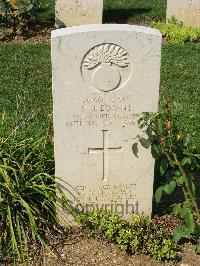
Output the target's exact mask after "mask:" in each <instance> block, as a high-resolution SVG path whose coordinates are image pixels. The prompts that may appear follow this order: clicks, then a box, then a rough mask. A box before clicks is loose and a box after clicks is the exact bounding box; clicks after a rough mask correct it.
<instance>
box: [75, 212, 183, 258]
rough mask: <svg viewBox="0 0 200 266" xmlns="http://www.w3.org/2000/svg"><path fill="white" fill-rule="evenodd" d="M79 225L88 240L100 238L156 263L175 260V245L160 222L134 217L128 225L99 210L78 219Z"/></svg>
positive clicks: (113, 215) (114, 216)
mask: <svg viewBox="0 0 200 266" xmlns="http://www.w3.org/2000/svg"><path fill="white" fill-rule="evenodd" d="M78 222H79V223H80V224H81V225H82V226H83V227H84V228H85V229H86V230H87V233H88V236H89V237H90V236H95V235H99V236H101V237H102V238H103V239H106V240H109V241H112V242H113V243H115V244H116V245H117V246H118V247H119V248H120V249H121V250H123V251H127V252H129V253H135V252H142V253H145V254H148V255H151V256H152V257H154V258H156V259H158V260H163V259H175V258H176V257H177V250H178V248H177V243H176V241H174V240H173V239H172V235H171V232H170V231H169V230H168V229H167V228H166V227H165V225H164V223H163V222H161V221H156V220H150V219H149V218H144V217H142V216H141V217H139V216H138V215H136V216H134V217H133V218H132V221H131V222H130V223H128V222H127V221H124V220H121V219H120V218H119V216H118V215H116V214H114V213H111V212H105V211H103V210H98V211H96V212H91V213H83V214H80V215H78Z"/></svg>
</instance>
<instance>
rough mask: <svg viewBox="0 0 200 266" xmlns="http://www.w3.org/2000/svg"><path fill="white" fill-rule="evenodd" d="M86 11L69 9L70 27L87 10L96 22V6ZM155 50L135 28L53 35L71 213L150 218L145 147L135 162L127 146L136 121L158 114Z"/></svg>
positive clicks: (59, 148)
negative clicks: (108, 212)
mask: <svg viewBox="0 0 200 266" xmlns="http://www.w3.org/2000/svg"><path fill="white" fill-rule="evenodd" d="M74 2H76V4H78V3H79V4H80V2H81V1H73V3H74ZM82 2H83V1H82ZM69 3H72V1H65V4H66V6H67V7H68V8H69ZM87 3H88V5H89V8H87V10H86V11H87V12H86V11H84V9H83V8H81V10H82V11H81V12H80V13H79V12H78V11H76V12H75V13H74V10H75V9H73V8H72V9H70V10H71V11H70V12H71V13H70V14H71V15H70V17H72V18H73V19H74V21H73V24H80V23H83V22H86V17H87V15H86V13H87V14H88V12H90V10H91V12H90V14H91V16H90V18H91V20H90V22H91V23H92V22H93V21H94V20H95V22H96V23H97V22H99V23H100V22H101V14H102V1H95V4H94V1H89V0H88V1H87ZM92 3H93V4H92ZM80 6H81V4H80ZM80 6H79V7H80ZM83 11H84V12H83ZM63 12H64V11H63ZM72 14H74V15H72ZM77 14H78V16H79V15H80V14H82V16H83V17H84V20H83V21H82V20H81V22H80V23H78V22H77V16H75V15H77ZM65 22H66V23H69V22H67V21H65ZM87 23H88V22H87ZM161 43H162V36H161V34H160V32H159V31H158V30H156V29H151V28H148V27H142V26H134V25H116V24H115V25H114V24H107V25H102V24H100V25H82V26H78V27H77V26H75V27H68V28H63V29H59V30H55V31H52V68H53V101H54V102H53V106H54V107H53V108H54V111H53V112H54V134H55V167H56V176H57V177H61V178H62V179H63V182H62V187H63V189H64V191H65V192H66V195H67V197H68V199H69V200H70V202H71V205H72V206H73V207H75V208H77V209H79V210H82V211H92V210H97V209H101V208H103V209H106V210H111V211H115V212H117V213H118V214H120V215H121V216H123V217H124V218H126V219H129V218H130V217H131V216H132V214H133V213H144V214H145V215H151V211H152V196H153V181H154V159H153V158H152V155H151V152H150V150H146V149H145V148H143V147H139V151H138V158H136V157H134V155H133V153H132V144H133V143H134V142H135V139H136V136H137V135H138V134H140V133H141V130H140V129H139V127H138V124H137V120H138V116H139V115H140V114H141V113H143V112H156V111H157V108H158V100H159V83H160V62H161ZM65 218H66V217H65ZM68 218H69V217H68Z"/></svg>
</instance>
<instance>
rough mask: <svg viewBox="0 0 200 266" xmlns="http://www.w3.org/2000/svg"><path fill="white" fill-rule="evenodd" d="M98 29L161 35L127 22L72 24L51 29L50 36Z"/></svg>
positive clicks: (55, 36) (153, 30) (98, 30)
mask: <svg viewBox="0 0 200 266" xmlns="http://www.w3.org/2000/svg"><path fill="white" fill-rule="evenodd" d="M100 31H127V32H131V31H132V32H140V33H146V34H151V35H155V36H158V37H162V34H161V33H160V31H159V30H157V29H154V28H150V27H145V26H138V25H127V24H102V25H101V24H90V25H81V26H73V27H67V28H62V29H57V30H53V31H51V38H57V37H58V38H59V37H63V36H67V35H70V34H74V33H81V32H100Z"/></svg>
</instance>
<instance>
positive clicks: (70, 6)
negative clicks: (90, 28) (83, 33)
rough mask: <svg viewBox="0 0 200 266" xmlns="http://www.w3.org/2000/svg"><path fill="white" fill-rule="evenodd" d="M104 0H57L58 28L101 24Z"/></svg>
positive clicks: (56, 15)
mask: <svg viewBox="0 0 200 266" xmlns="http://www.w3.org/2000/svg"><path fill="white" fill-rule="evenodd" d="M102 16H103V0H95V1H94V0H56V5H55V17H56V21H55V23H56V26H57V27H60V26H63V25H64V26H67V27H68V26H78V25H84V24H101V23H102Z"/></svg>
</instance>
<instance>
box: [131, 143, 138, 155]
mask: <svg viewBox="0 0 200 266" xmlns="http://www.w3.org/2000/svg"><path fill="white" fill-rule="evenodd" d="M132 151H133V154H134V155H135V157H137V158H138V143H134V144H133V146H132Z"/></svg>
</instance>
